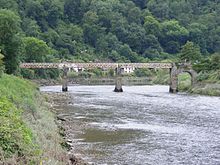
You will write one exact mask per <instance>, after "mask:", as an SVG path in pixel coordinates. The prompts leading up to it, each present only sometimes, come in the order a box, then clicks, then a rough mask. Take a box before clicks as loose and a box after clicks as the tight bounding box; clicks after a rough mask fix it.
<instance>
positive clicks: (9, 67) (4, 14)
mask: <svg viewBox="0 0 220 165" xmlns="http://www.w3.org/2000/svg"><path fill="white" fill-rule="evenodd" d="M20 21H21V20H20V18H19V16H17V15H16V14H15V13H13V12H12V11H10V10H6V9H0V48H1V49H2V52H3V54H4V55H5V59H4V61H5V68H6V72H7V73H14V72H15V71H16V69H17V66H18V56H19V54H20V45H21V42H20V41H21V40H20V39H19V37H18V32H19V28H20V27H19V26H20Z"/></svg>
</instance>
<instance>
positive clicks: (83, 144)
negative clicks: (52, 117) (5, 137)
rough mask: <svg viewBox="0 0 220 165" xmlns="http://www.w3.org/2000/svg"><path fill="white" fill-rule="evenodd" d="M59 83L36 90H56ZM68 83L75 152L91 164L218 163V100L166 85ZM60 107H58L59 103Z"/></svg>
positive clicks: (219, 131) (219, 104)
mask: <svg viewBox="0 0 220 165" xmlns="http://www.w3.org/2000/svg"><path fill="white" fill-rule="evenodd" d="M60 88H61V87H60V86H52V87H42V88H41V90H42V91H47V92H60ZM113 89H114V86H73V87H70V88H69V93H70V94H71V95H72V96H73V100H72V101H70V103H69V105H68V111H67V114H66V115H69V117H71V118H72V119H73V122H74V123H75V124H76V125H84V127H82V130H80V131H78V132H77V133H76V134H75V135H74V136H73V137H72V138H73V140H74V142H75V143H74V145H75V152H77V153H80V154H81V155H82V157H84V158H85V159H86V160H87V161H89V162H93V163H94V164H97V165H105V164H106V165H148V164H149V165H179V164H183V165H185V164H186V165H220V98H218V97H205V96H190V95H186V94H178V95H176V94H169V93H168V90H169V87H167V86H132V87H124V91H125V92H124V93H113V92H112V91H113ZM63 108H64V107H63Z"/></svg>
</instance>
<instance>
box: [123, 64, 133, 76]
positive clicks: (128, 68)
mask: <svg viewBox="0 0 220 165" xmlns="http://www.w3.org/2000/svg"><path fill="white" fill-rule="evenodd" d="M134 70H135V68H134V67H131V66H126V67H124V68H122V73H124V74H128V73H134Z"/></svg>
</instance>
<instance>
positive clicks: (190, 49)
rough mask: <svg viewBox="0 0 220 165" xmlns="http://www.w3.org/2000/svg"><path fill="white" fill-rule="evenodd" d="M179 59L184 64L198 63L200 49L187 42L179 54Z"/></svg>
mask: <svg viewBox="0 0 220 165" xmlns="http://www.w3.org/2000/svg"><path fill="white" fill-rule="evenodd" d="M180 59H181V60H182V61H186V62H198V61H199V60H200V59H201V52H200V48H199V47H198V46H197V45H194V43H193V42H189V41H188V42H187V43H186V44H185V45H184V46H183V47H182V50H181V52H180Z"/></svg>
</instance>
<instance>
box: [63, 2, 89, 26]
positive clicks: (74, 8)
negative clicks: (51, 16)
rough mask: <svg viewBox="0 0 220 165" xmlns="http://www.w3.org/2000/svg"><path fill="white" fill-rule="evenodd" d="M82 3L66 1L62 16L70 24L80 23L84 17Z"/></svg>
mask: <svg viewBox="0 0 220 165" xmlns="http://www.w3.org/2000/svg"><path fill="white" fill-rule="evenodd" d="M84 7H85V6H84V3H83V1H82V0H66V1H65V4H64V14H65V15H66V16H67V18H68V20H69V21H70V22H72V23H80V22H81V20H82V18H83V15H84V10H85V9H84Z"/></svg>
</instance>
